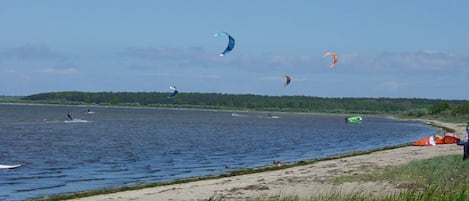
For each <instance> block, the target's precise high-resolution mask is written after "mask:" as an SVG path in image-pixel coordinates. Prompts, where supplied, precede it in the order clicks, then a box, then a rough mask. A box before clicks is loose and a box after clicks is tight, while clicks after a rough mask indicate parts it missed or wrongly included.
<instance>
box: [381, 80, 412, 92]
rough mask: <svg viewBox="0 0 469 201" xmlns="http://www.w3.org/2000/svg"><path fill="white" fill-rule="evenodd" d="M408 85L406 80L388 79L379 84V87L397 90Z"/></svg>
mask: <svg viewBox="0 0 469 201" xmlns="http://www.w3.org/2000/svg"><path fill="white" fill-rule="evenodd" d="M407 86H409V84H408V83H406V82H397V81H388V82H384V83H382V84H381V87H382V88H383V89H385V90H387V91H397V90H399V89H401V88H405V87H407Z"/></svg>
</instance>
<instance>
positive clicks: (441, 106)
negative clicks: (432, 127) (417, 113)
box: [429, 102, 451, 114]
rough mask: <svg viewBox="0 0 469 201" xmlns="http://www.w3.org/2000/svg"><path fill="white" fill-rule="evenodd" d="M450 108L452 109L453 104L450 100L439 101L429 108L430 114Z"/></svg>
mask: <svg viewBox="0 0 469 201" xmlns="http://www.w3.org/2000/svg"><path fill="white" fill-rule="evenodd" d="M449 110H451V105H450V104H449V103H448V102H441V103H437V104H435V105H434V106H432V107H430V109H429V111H430V114H440V113H442V112H444V111H449Z"/></svg>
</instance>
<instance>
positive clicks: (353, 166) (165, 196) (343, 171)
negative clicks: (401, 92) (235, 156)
mask: <svg viewBox="0 0 469 201" xmlns="http://www.w3.org/2000/svg"><path fill="white" fill-rule="evenodd" d="M427 122H432V123H433V124H435V125H439V126H444V127H447V128H452V129H454V130H456V132H455V133H454V134H456V135H457V136H458V137H460V138H461V139H464V137H465V129H464V126H465V124H455V123H445V122H440V121H427ZM452 154H461V157H462V148H461V146H457V145H455V144H447V145H437V146H430V147H417V146H406V147H401V148H396V149H390V150H384V151H377V152H373V153H370V154H365V155H358V156H351V157H345V158H340V159H334V160H327V161H319V162H316V163H313V164H309V165H304V166H296V167H292V168H288V169H283V170H276V171H268V172H262V173H255V174H248V175H241V176H233V177H226V178H219V179H211V180H203V181H195V182H189V183H184V184H174V185H167V186H159V187H153V188H145V189H140V190H132V191H123V192H118V193H111V194H105V195H97V196H92V197H85V198H81V199H75V200H80V201H108V200H148V201H150V200H207V199H209V198H214V197H216V198H223V199H226V200H242V199H245V198H256V197H264V198H265V197H274V196H298V197H299V198H309V197H311V196H314V195H319V194H330V193H333V192H343V193H352V192H362V193H366V194H375V193H388V192H389V193H391V192H395V191H398V190H399V189H398V188H397V187H396V186H394V185H393V184H390V183H375V182H360V183H357V182H349V183H343V184H339V185H334V184H331V183H330V182H328V180H329V179H331V178H334V177H336V176H340V175H354V174H360V173H364V172H368V171H371V170H373V169H376V168H379V167H384V166H390V165H399V164H405V163H408V162H410V161H412V160H418V159H427V158H432V157H436V156H444V155H452Z"/></svg>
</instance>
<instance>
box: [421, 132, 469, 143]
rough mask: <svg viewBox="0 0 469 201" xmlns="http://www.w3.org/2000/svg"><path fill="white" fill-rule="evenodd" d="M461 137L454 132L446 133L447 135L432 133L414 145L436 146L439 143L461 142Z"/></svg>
mask: <svg viewBox="0 0 469 201" xmlns="http://www.w3.org/2000/svg"><path fill="white" fill-rule="evenodd" d="M459 140H460V139H459V138H458V137H456V136H455V135H454V134H451V133H445V136H443V137H441V136H439V135H431V136H428V137H425V138H423V139H420V140H417V141H416V142H414V143H413V144H412V145H414V146H435V145H437V144H456V143H458V142H459Z"/></svg>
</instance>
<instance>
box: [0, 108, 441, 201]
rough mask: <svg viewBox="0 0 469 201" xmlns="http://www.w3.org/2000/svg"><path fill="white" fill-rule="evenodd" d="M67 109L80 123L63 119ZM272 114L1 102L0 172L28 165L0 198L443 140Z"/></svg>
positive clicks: (413, 125) (3, 176) (417, 126)
mask: <svg viewBox="0 0 469 201" xmlns="http://www.w3.org/2000/svg"><path fill="white" fill-rule="evenodd" d="M88 109H91V110H92V111H94V112H95V113H94V114H88V113H87V110H88ZM69 111H72V112H73V114H74V117H75V118H76V119H78V120H77V121H74V122H69V121H67V117H66V113H67V112H69ZM275 115H276V116H278V117H279V118H267V113H255V112H237V113H236V114H232V112H223V111H194V110H163V109H128V108H106V107H95V108H89V107H72V106H27V105H2V104H0V143H1V145H0V164H18V163H19V164H22V167H19V168H17V169H13V170H0V200H23V199H26V198H33V197H38V196H44V195H50V194H58V193H68V192H76V191H83V190H90V189H99V188H107V187H118V186H123V185H135V184H141V183H146V182H158V181H169V180H174V179H178V178H188V177H194V176H202V175H214V174H220V173H225V172H227V171H232V170H237V169H243V168H253V167H259V166H265V165H270V164H272V161H273V160H280V161H282V162H296V161H300V160H307V159H315V158H322V157H327V156H331V155H337V154H340V153H346V152H351V151H353V150H369V149H374V148H379V147H384V146H390V145H398V144H403V143H408V142H412V141H415V140H417V139H419V138H422V137H424V136H427V135H429V134H433V133H435V132H437V130H436V129H434V128H431V127H428V126H426V125H423V124H421V123H417V122H402V121H396V120H390V119H386V118H378V117H366V116H365V117H364V122H363V123H362V124H345V123H344V116H332V115H310V114H289V113H276V114H275ZM225 165H228V166H230V169H225Z"/></svg>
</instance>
